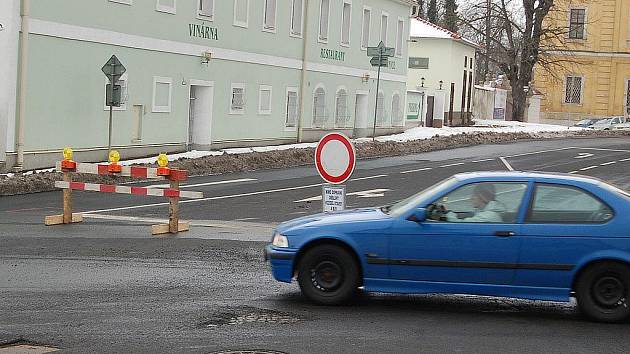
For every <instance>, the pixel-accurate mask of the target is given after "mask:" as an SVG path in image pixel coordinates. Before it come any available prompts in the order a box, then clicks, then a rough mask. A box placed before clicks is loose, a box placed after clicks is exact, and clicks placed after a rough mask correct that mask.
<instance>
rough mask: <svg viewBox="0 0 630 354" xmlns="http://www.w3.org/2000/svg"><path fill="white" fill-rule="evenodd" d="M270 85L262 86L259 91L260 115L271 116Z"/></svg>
mask: <svg viewBox="0 0 630 354" xmlns="http://www.w3.org/2000/svg"><path fill="white" fill-rule="evenodd" d="M271 91H272V88H271V86H269V85H260V87H259V89H258V114H262V115H269V114H271V102H272V101H271V93H272V92H271Z"/></svg>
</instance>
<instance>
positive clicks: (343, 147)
mask: <svg viewBox="0 0 630 354" xmlns="http://www.w3.org/2000/svg"><path fill="white" fill-rule="evenodd" d="M356 162H357V156H356V153H355V150H354V146H353V145H352V143H351V142H350V139H348V137H346V136H345V135H343V134H339V133H330V134H328V135H326V136H324V137H323V138H322V139H321V140H320V141H319V143H318V144H317V149H315V166H316V167H317V172H319V175H320V176H322V178H323V179H324V180H325V181H326V182H328V183H331V184H341V183H344V182H345V181H347V180H348V178H350V176H352V172H354V166H355V164H356Z"/></svg>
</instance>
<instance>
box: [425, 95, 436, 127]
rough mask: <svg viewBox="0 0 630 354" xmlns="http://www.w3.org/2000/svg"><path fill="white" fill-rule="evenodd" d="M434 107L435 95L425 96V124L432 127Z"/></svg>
mask: <svg viewBox="0 0 630 354" xmlns="http://www.w3.org/2000/svg"><path fill="white" fill-rule="evenodd" d="M434 107H435V96H427V115H426V119H425V122H426V126H427V127H433V108H434Z"/></svg>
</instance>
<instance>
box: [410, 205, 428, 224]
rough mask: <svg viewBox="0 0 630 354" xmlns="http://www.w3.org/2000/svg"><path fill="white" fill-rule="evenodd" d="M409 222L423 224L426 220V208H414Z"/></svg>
mask: <svg viewBox="0 0 630 354" xmlns="http://www.w3.org/2000/svg"><path fill="white" fill-rule="evenodd" d="M409 220H410V221H415V222H423V221H425V220H427V209H426V208H416V210H414V212H413V214H412V215H411V216H410V217H409Z"/></svg>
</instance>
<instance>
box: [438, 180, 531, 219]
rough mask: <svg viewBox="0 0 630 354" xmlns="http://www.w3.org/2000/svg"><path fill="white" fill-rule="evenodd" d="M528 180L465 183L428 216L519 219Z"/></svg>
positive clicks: (442, 200)
mask: <svg viewBox="0 0 630 354" xmlns="http://www.w3.org/2000/svg"><path fill="white" fill-rule="evenodd" d="M526 190H527V183H514V182H482V183H472V184H467V185H465V186H462V187H460V188H458V189H456V190H454V191H452V192H450V193H448V194H447V195H445V196H443V197H441V198H440V199H438V200H437V201H435V202H434V203H433V204H431V205H430V206H429V208H428V218H429V219H430V220H434V221H440V222H453V223H458V222H459V223H461V222H464V223H499V224H502V223H510V224H511V223H515V222H516V219H517V218H518V210H519V207H520V205H521V202H522V201H523V196H524V195H525V191H526Z"/></svg>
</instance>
